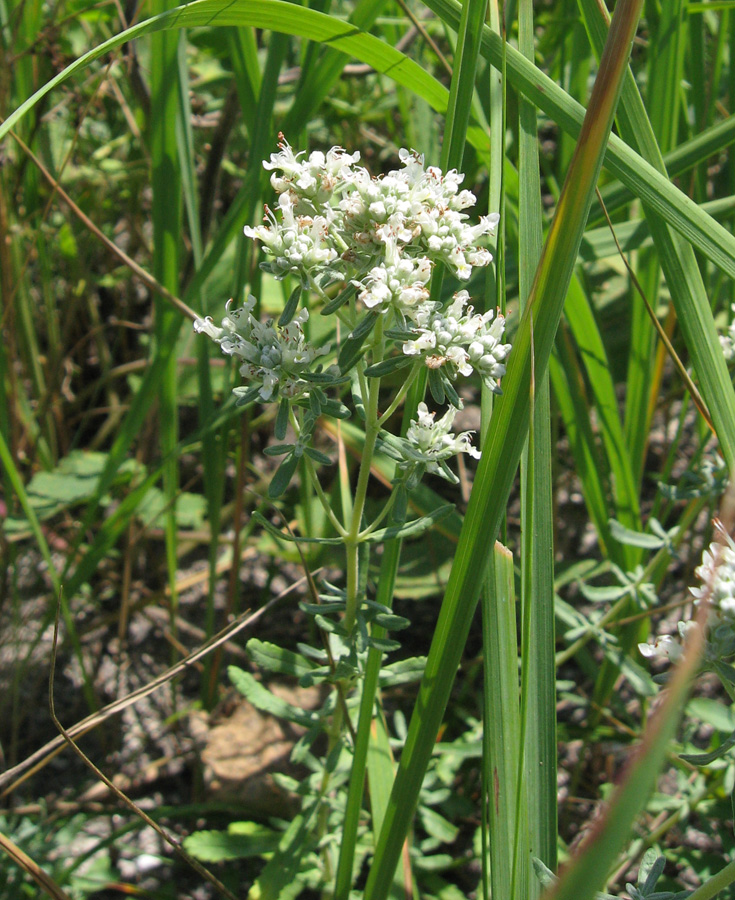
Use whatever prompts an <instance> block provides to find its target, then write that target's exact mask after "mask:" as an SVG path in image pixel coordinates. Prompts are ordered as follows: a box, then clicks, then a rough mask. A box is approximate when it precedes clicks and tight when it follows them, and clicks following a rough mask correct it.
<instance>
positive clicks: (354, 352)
mask: <svg viewBox="0 0 735 900" xmlns="http://www.w3.org/2000/svg"><path fill="white" fill-rule="evenodd" d="M378 315H379V313H368V314H367V315H366V316H364V317H363V318H362V319H361V320H360V321H359V322H358V324H357V326H356V327H355V328H354V329H353V330H352V332H351V333H350V334H349V335H348V337H347V340H346V341H344V343H343V344H342V347H341V349H340V351H339V357H338V359H337V364H338V365H339V368H340V371H341V372H342V373H345V372H349V371H350V369H351V368H352V367H353V366H354V365H355V363H356V362H357V360H358V359H359V358H360V357H361V356H362V353H363V350H362V345H363V344H364V343H365V341H366V340H367V338H368V337H369V335H370V333H371V332H372V330H373V328H375V325H376V323H377V321H378Z"/></svg>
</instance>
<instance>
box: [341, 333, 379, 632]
mask: <svg viewBox="0 0 735 900" xmlns="http://www.w3.org/2000/svg"><path fill="white" fill-rule="evenodd" d="M384 349H385V338H384V336H383V320H382V318H380V317H378V322H377V324H376V326H375V332H374V335H373V355H372V362H373V364H375V363H378V362H380V361H381V360H382V358H383V352H384ZM367 392H368V396H367V403H366V404H365V444H364V445H363V448H362V456H361V458H360V472H359V474H358V476H357V486H356V488H355V497H354V504H353V507H352V519H351V521H350V527H349V531H348V533H347V535H346V536H345V555H346V557H347V596H346V598H345V599H346V608H345V618H344V626H345V628H346V629H347V631H348V632H350V631H352V629H353V627H354V625H355V619H356V617H357V608H358V602H359V601H358V596H357V590H358V583H359V571H358V559H357V555H358V546H359V543H360V525H361V524H362V514H363V512H364V510H365V500H366V498H367V486H368V481H369V480H370V465H371V463H372V460H373V454H374V453H375V442H376V441H377V439H378V432H379V431H380V423H379V421H378V398H379V396H380V379H379V378H371V379H369V383H368V385H367ZM363 398H364V395H363Z"/></svg>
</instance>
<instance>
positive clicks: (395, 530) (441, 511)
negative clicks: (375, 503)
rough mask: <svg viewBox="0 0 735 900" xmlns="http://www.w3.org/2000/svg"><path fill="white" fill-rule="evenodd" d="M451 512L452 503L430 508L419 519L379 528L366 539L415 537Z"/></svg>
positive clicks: (372, 540)
mask: <svg viewBox="0 0 735 900" xmlns="http://www.w3.org/2000/svg"><path fill="white" fill-rule="evenodd" d="M452 512H454V504H453V503H449V504H447V505H446V506H440V507H439V508H438V509H434V510H432V511H431V512H430V513H428V514H427V515H425V516H422V517H421V518H420V519H414V520H413V521H412V522H406V523H405V524H403V525H390V526H389V527H388V528H379V529H378V530H377V531H373V532H372V534H370V535H368V536H367V537H366V540H367V541H370V542H371V543H378V542H380V543H382V542H383V541H387V540H392V539H394V538H406V537H417V536H418V535H420V534H423V533H424V532H425V531H428V530H429V528H433V527H434V525H435V524H436V523H437V522H440V521H441V520H442V519H443V518H444V517H445V516H448V515H449V514H450V513H452Z"/></svg>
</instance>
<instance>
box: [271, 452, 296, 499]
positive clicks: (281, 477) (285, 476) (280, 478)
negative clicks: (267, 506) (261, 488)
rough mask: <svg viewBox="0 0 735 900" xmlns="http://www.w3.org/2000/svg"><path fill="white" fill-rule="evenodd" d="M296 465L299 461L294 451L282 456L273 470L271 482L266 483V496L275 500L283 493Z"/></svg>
mask: <svg viewBox="0 0 735 900" xmlns="http://www.w3.org/2000/svg"><path fill="white" fill-rule="evenodd" d="M298 465H299V461H298V459H297V457H296V455H295V454H294V453H290V454H289V455H288V456H285V457H284V458H283V462H282V463H281V465H280V466H279V467H278V468H277V469H276V471H275V472H274V474H273V478H271V483H270V484H269V485H268V496H269V497H270V498H271V500H277V499H278V498H279V497H281V496H282V495H283V494H284V493H285V491H286V488H288V485H289V483H290V481H291V479H292V478H293V476H294V473H295V472H296V469H297V468H298Z"/></svg>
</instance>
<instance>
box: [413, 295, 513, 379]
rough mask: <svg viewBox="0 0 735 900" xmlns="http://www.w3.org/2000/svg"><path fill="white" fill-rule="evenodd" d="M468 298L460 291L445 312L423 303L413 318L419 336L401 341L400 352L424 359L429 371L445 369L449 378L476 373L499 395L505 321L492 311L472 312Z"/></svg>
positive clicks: (507, 348) (506, 347)
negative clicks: (401, 347) (498, 380)
mask: <svg viewBox="0 0 735 900" xmlns="http://www.w3.org/2000/svg"><path fill="white" fill-rule="evenodd" d="M469 298H470V295H469V294H468V293H467V291H459V292H458V293H457V294H455V295H454V300H453V301H452V303H451V304H450V305H449V307H448V308H447V309H446V310H444V311H442V310H441V308H440V307H439V304H424V305H423V306H422V307H421V308H420V309H418V310H417V311H416V312H415V314H414V316H413V320H414V323H415V326H414V331H415V332H417V333H418V336H417V337H416V338H413V339H412V340H408V341H405V342H404V344H403V352H404V353H405V354H406V355H407V356H419V357H423V359H424V361H425V363H426V365H427V366H429V368H432V369H439V368H444V369H445V370H446V371H447V374H448V375H449V376H450V378H452V379H455V378H456V377H457V373H460V374H462V375H471V374H472V372H473V371H475V370H476V371H478V372H479V373H480V375H481V377H482V379H483V381H484V382H485V384H486V385H487V387H488V388H489V389H490V390H492V391H495V392H496V393H498V392H499V391H500V388H499V387H498V384H497V379H498V378H501V377H502V376H503V375H504V374H505V364H504V360H505V358H506V357H507V356H508V353H509V352H510V344H503V343H501V339H502V337H503V333H504V331H505V319H504V318H503V316H501V315H500V314H499V313H496V312H495V311H494V310H488V311H487V312H485V313H482V314H480V313H475V311H474V309H473V308H472V307H471V306H468V305H467V304H468V301H469Z"/></svg>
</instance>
